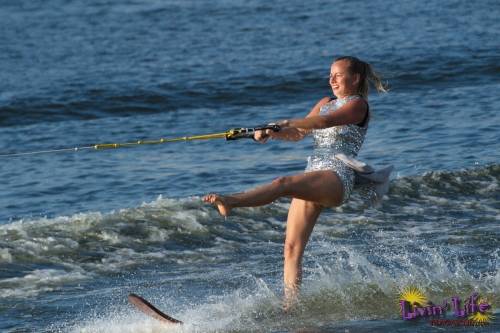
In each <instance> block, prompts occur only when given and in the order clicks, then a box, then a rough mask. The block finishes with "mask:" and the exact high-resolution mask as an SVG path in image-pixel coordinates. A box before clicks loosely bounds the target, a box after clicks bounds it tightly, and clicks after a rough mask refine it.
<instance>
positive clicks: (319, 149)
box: [203, 57, 386, 309]
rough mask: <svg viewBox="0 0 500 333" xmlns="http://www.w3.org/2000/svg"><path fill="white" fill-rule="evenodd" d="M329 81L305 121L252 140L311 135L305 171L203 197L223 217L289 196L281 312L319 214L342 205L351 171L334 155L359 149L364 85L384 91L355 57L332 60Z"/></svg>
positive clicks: (366, 115) (294, 292) (295, 285)
mask: <svg viewBox="0 0 500 333" xmlns="http://www.w3.org/2000/svg"><path fill="white" fill-rule="evenodd" d="M329 82H330V87H331V89H332V91H333V94H334V95H335V97H334V98H330V97H325V98H323V99H321V100H320V101H319V102H318V103H317V104H316V105H315V106H314V107H313V108H312V110H311V111H310V112H309V114H308V115H307V116H306V117H305V118H302V119H291V120H284V121H280V122H278V125H280V126H281V130H280V131H279V132H273V131H271V130H266V131H265V132H263V131H258V132H257V133H256V134H255V139H256V140H257V141H259V142H262V143H264V142H266V141H267V139H268V138H269V137H270V138H273V139H280V140H290V141H298V140H301V139H303V138H304V137H305V136H306V135H307V134H309V133H312V134H313V136H314V152H313V155H312V156H310V157H309V158H308V164H307V167H306V170H305V172H304V173H300V174H297V175H293V176H284V177H279V178H277V179H275V180H274V181H272V182H271V183H269V184H266V185H263V186H259V187H257V188H254V189H251V190H249V191H247V192H243V193H236V194H230V195H219V194H208V195H206V196H205V197H203V201H205V202H208V203H211V204H214V205H215V206H216V207H217V209H218V210H219V213H220V214H221V215H223V216H227V215H229V213H230V212H231V209H232V208H234V207H255V206H262V205H266V204H269V203H271V202H273V201H274V200H276V199H278V198H280V197H285V196H286V197H292V202H291V204H290V208H289V211H288V218H287V224H286V236H285V246H284V257H285V262H284V285H285V288H284V292H285V309H287V308H289V306H291V305H292V304H293V303H294V301H295V300H296V298H297V296H298V289H299V286H300V282H301V276H302V267H301V263H302V256H303V254H304V249H305V247H306V245H307V241H308V240H309V236H310V235H311V232H312V230H313V227H314V225H315V223H316V220H317V218H318V216H319V214H320V213H321V210H322V209H323V208H325V207H336V206H339V205H341V204H343V203H345V202H346V201H347V199H348V198H349V196H350V194H351V191H352V188H353V185H354V171H353V170H352V169H351V168H349V167H348V166H347V165H345V164H344V163H343V162H342V161H340V160H339V159H336V158H335V157H334V154H336V153H343V154H345V155H347V156H352V157H355V156H356V155H357V154H358V151H359V150H360V148H361V145H362V143H363V140H364V138H365V135H366V131H367V129H368V122H369V120H370V111H369V106H368V88H369V82H372V83H373V85H374V86H375V88H376V89H377V91H383V92H385V91H386V88H385V86H384V85H383V84H382V82H381V80H380V78H379V77H378V76H377V75H376V74H375V72H374V71H373V70H372V67H371V66H370V64H368V63H366V62H364V61H361V60H359V59H358V58H356V57H340V58H337V59H335V61H334V62H333V64H332V65H331V68H330V81H329Z"/></svg>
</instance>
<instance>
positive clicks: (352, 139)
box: [305, 95, 368, 203]
mask: <svg viewBox="0 0 500 333" xmlns="http://www.w3.org/2000/svg"><path fill="white" fill-rule="evenodd" d="M357 98H361V96H357V95H356V96H348V97H345V98H338V99H334V100H332V101H330V102H328V103H326V104H325V105H323V106H322V107H321V109H320V112H319V114H320V115H326V114H328V113H331V112H335V111H336V110H338V109H339V108H340V107H342V106H343V105H344V104H346V103H347V102H349V101H352V100H354V99H357ZM367 129H368V121H366V122H365V124H364V126H363V127H360V126H358V125H354V124H349V125H342V126H333V127H329V128H324V129H319V130H313V131H312V135H313V137H314V151H313V154H312V155H311V156H309V157H308V159H307V167H306V170H305V171H306V172H311V171H317V170H332V171H334V172H335V173H336V174H337V175H338V176H339V178H340V180H341V182H342V185H343V187H344V191H343V198H342V203H345V202H346V201H347V199H349V196H350V195H351V192H352V188H353V186H354V171H353V170H352V169H351V168H349V167H347V166H346V165H345V164H344V163H343V162H341V161H340V160H338V159H336V158H335V154H337V153H343V154H345V155H347V156H351V157H356V156H357V155H358V152H359V150H360V149H361V145H362V144H363V141H364V139H365V135H366V131H367Z"/></svg>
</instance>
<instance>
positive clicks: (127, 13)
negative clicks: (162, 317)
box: [0, 0, 500, 332]
mask: <svg viewBox="0 0 500 333" xmlns="http://www.w3.org/2000/svg"><path fill="white" fill-rule="evenodd" d="M499 10H500V5H499V3H498V2H497V1H477V2H463V1H452V0H444V1H429V2H425V3H420V2H416V1H401V2H398V3H394V2H390V1H383V0H376V1H371V2H362V1H351V2H348V3H346V2H340V1H330V2H329V1H316V0H313V1H308V2H305V3H304V2H300V1H275V2H272V3H268V2H266V1H239V0H236V1H168V0H156V1H153V0H150V1H142V2H134V1H129V0H123V1H97V0H92V1H86V2H83V1H60V0H50V1H44V2H33V1H3V2H2V3H1V4H0V22H2V23H1V25H0V26H1V33H2V38H0V48H1V50H2V52H0V73H1V74H0V77H1V80H0V128H1V130H0V154H8V153H17V152H25V151H33V150H45V149H55V148H65V147H75V146H80V145H90V144H94V143H100V142H124V141H133V140H138V139H158V138H160V137H177V136H184V135H194V134H205V133H212V132H220V131H225V130H226V129H228V128H231V127H241V126H243V127H246V126H255V125H258V124H261V123H266V122H270V121H274V120H279V119H285V118H296V117H301V116H303V115H305V114H306V113H307V112H308V110H309V109H310V108H311V107H312V105H314V103H315V102H316V101H317V100H318V99H320V98H321V97H323V96H327V95H329V94H330V90H329V87H328V82H327V76H328V73H329V66H330V63H331V61H332V59H333V58H334V57H335V56H338V55H345V54H349V55H356V56H359V57H360V58H362V59H365V60H367V61H369V62H371V63H372V64H373V66H374V67H375V68H376V69H377V70H378V71H379V72H381V73H382V74H383V75H384V77H385V79H386V80H387V81H388V82H389V84H390V86H391V91H390V93H389V94H385V95H376V94H375V95H373V96H371V97H370V103H371V110H372V111H373V115H374V117H373V120H372V122H371V124H370V129H369V132H368V137H367V139H366V142H365V145H364V147H363V149H362V151H361V154H360V157H362V158H363V159H366V160H367V161H369V162H371V163H373V164H375V165H384V164H394V165H395V168H396V172H395V174H394V179H393V180H392V187H391V190H390V192H389V196H388V198H386V200H384V202H383V204H382V205H381V206H379V207H377V208H370V207H367V206H365V205H364V203H363V202H362V200H360V197H359V195H358V196H354V198H353V200H351V201H350V202H349V204H348V205H346V206H344V207H341V208H338V209H335V210H328V211H325V212H324V213H323V214H322V216H321V217H320V220H319V222H318V224H317V226H316V228H315V231H314V233H313V236H312V239H311V242H310V245H309V246H308V248H307V250H306V257H305V262H304V269H305V276H304V280H305V281H304V287H303V297H302V298H303V299H302V304H301V305H300V308H299V312H298V313H296V314H295V315H294V316H293V318H290V317H283V315H282V314H281V313H280V312H279V308H280V306H279V304H280V295H281V292H282V291H281V288H282V287H281V279H282V275H281V274H282V272H281V265H282V242H283V238H284V227H285V223H284V222H285V220H286V213H287V208H288V204H289V201H288V200H280V201H278V202H276V203H274V204H272V205H269V206H267V207H262V208H253V209H239V210H236V211H235V214H234V216H232V217H230V218H229V219H227V220H223V219H221V218H220V217H219V216H218V215H217V214H216V212H215V211H214V209H213V208H212V207H207V206H205V205H203V204H201V202H200V199H199V196H200V195H202V194H204V193H206V192H209V191H217V192H222V193H229V192H233V191H241V190H244V189H246V188H248V187H251V186H255V185H258V184H262V183H264V182H267V181H270V180H272V179H274V178H275V177H277V176H280V175H286V174H294V173H298V172H301V171H302V170H303V169H304V168H305V161H306V157H307V155H308V154H309V153H310V151H311V141H310V139H306V140H304V141H302V142H299V143H287V142H270V143H268V144H266V145H259V144H255V143H254V142H251V141H236V142H225V141H223V140H221V141H217V140H215V141H204V142H201V141H200V142H190V143H175V144H168V145H160V146H143V147H138V148H134V149H119V150H107V151H81V152H77V153H73V152H69V153H68V152H66V153H54V154H46V155H32V156H23V157H15V158H14V157H10V158H7V157H0V159H1V162H0V176H1V178H2V182H1V188H2V190H1V191H0V208H1V209H0V299H1V302H0V329H2V330H7V331H14V332H21V331H22V332H24V331H77V332H110V331H115V332H123V331H130V332H157V331H161V330H162V329H163V328H162V327H161V326H159V324H158V323H155V322H153V321H151V320H149V319H147V318H145V317H144V316H142V315H140V314H138V313H137V312H136V311H135V310H134V309H132V308H131V307H130V306H129V305H128V304H126V295H127V294H128V293H129V292H136V293H139V294H142V295H145V296H147V297H148V298H150V299H151V300H153V301H154V302H155V303H156V304H157V305H158V306H159V307H161V308H162V309H165V310H166V311H167V312H169V313H170V314H172V315H174V316H176V317H179V318H180V319H184V320H185V321H186V322H187V326H186V328H185V329H186V330H187V331H199V332H205V331H223V332H227V331H273V332H284V331H287V332H288V331H296V330H298V329H302V328H307V329H313V330H317V331H325V332H333V331H338V330H342V331H350V332H369V331H370V332H373V331H401V332H414V331H426V332H427V331H433V330H436V331H438V329H437V328H433V327H432V326H430V324H429V322H428V321H426V320H420V321H418V322H415V323H413V322H412V323H408V322H405V321H403V320H400V316H399V312H398V311H399V310H398V306H397V302H396V301H395V299H397V296H398V293H399V291H400V289H401V288H402V287H404V286H406V285H408V284H415V285H418V286H419V287H420V288H422V289H423V290H424V291H425V293H426V294H427V295H428V297H429V298H430V299H432V300H436V302H438V300H439V301H440V300H441V299H443V298H445V297H451V296H454V295H457V294H458V295H460V296H461V297H464V298H465V297H466V296H467V295H469V294H470V293H471V292H472V291H478V292H480V293H481V295H484V296H486V297H488V299H489V300H491V301H492V303H493V304H494V308H496V307H497V306H498V305H497V304H498V303H499V302H500V297H499V296H498V289H499V288H498V287H499V270H498V256H499V244H500V241H499V239H500V237H499V236H500V235H499V232H498V222H499V216H500V214H499V210H500V204H499V202H500V191H499V178H500V163H499V160H500V150H499V149H498V141H499V140H498V137H499V131H498V124H499V123H500V116H499V113H498V109H499V107H500V98H499V96H498V93H497V92H498V91H499V88H500V75H499V74H500V65H499V63H500V56H499V53H498V50H499V49H500V45H499V40H498V36H497V35H498V31H499V29H500V23H499V21H498V13H499ZM495 305H496V307H495ZM494 311H496V310H494ZM497 316H498V313H497ZM471 330H472V331H474V330H477V331H478V332H486V331H497V330H499V326H498V323H497V321H494V322H493V324H492V325H490V326H489V327H486V328H476V329H471Z"/></svg>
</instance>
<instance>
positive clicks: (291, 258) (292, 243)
mask: <svg viewBox="0 0 500 333" xmlns="http://www.w3.org/2000/svg"><path fill="white" fill-rule="evenodd" d="M321 210H322V206H321V205H319V204H317V203H315V202H312V201H305V200H301V199H293V200H292V203H291V204H290V209H289V210H288V219H287V223H286V238H285V247H284V257H285V264H284V270H283V272H284V276H283V278H284V288H285V299H284V303H285V304H284V307H285V310H286V309H288V308H289V307H290V306H292V305H293V303H294V302H295V300H296V299H297V294H298V291H299V287H300V282H301V280H302V256H303V254H304V250H305V247H306V245H307V241H308V240H309V236H310V235H311V232H312V230H313V228H314V225H315V224H316V220H317V219H318V216H319V214H320V213H321Z"/></svg>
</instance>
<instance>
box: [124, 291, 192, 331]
mask: <svg viewBox="0 0 500 333" xmlns="http://www.w3.org/2000/svg"><path fill="white" fill-rule="evenodd" d="M128 301H129V302H130V303H132V304H133V305H134V306H135V307H136V308H138V309H139V310H141V311H142V312H144V313H145V314H147V315H148V316H150V317H153V318H155V319H157V320H159V321H161V322H164V323H167V324H178V325H180V324H182V321H180V320H177V319H175V318H172V317H170V316H169V315H167V314H165V313H163V312H161V311H160V310H158V309H157V308H156V307H155V306H154V305H153V304H151V303H149V302H148V301H146V300H145V299H144V298H142V297H141V296H139V295H136V294H130V295H128Z"/></svg>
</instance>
